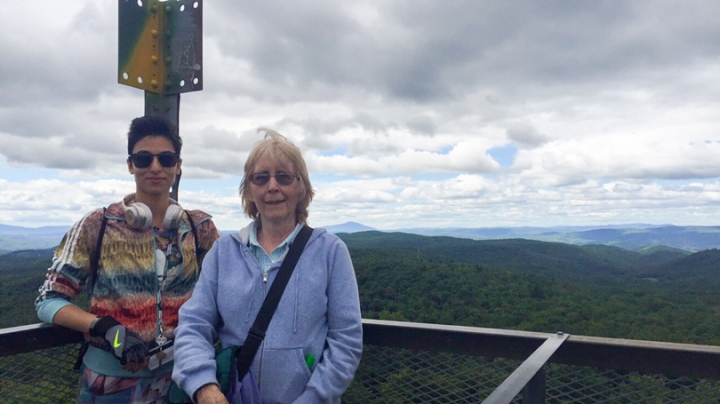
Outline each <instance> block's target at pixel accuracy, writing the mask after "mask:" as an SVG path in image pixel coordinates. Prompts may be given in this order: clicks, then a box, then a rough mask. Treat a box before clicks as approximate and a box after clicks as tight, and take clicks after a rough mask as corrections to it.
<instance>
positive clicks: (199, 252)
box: [185, 210, 205, 270]
mask: <svg viewBox="0 0 720 404" xmlns="http://www.w3.org/2000/svg"><path fill="white" fill-rule="evenodd" d="M185 214H186V215H187V218H188V222H190V230H192V234H193V238H194V239H195V260H196V261H197V263H198V269H199V270H202V262H200V255H202V253H204V252H205V251H203V250H202V249H201V248H200V240H199V239H198V234H197V227H195V221H194V220H193V218H192V216H191V215H190V212H189V211H187V210H186V211H185Z"/></svg>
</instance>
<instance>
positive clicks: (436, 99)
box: [0, 0, 720, 230]
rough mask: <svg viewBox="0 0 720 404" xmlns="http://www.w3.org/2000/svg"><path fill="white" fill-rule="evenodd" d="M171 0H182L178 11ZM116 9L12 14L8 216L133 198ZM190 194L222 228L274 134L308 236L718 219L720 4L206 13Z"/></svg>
mask: <svg viewBox="0 0 720 404" xmlns="http://www.w3.org/2000/svg"><path fill="white" fill-rule="evenodd" d="M171 1H174V0H171ZM117 8H118V6H117V2H116V1H96V0H64V1H61V2H58V1H49V0H39V1H12V2H8V1H6V2H3V7H2V10H1V11H0V55H2V56H1V57H2V62H0V223H2V224H9V225H19V226H28V227H36V226H43V225H69V224H71V223H73V222H74V221H76V220H78V219H79V218H80V217H82V215H83V214H84V213H86V212H87V211H89V210H91V209H94V208H96V207H100V206H105V205H107V204H109V203H111V202H114V201H117V200H119V199H120V198H121V197H122V196H124V195H125V194H127V193H130V192H132V191H133V190H134V182H133V179H132V176H131V175H130V174H129V173H128V172H127V166H126V164H125V159H126V157H127V156H126V138H125V134H126V132H127V127H128V124H129V122H130V120H131V119H132V118H134V117H136V116H139V115H142V114H143V111H144V104H143V103H144V98H143V97H144V96H143V91H142V90H138V89H135V88H131V87H127V86H123V85H120V84H118V83H117V63H118V62H117V43H118V15H117V14H118V10H117ZM202 8H203V13H204V17H203V23H204V40H203V48H204V52H203V66H202V69H203V74H204V83H203V84H204V90H203V91H200V92H191V93H186V94H183V95H182V102H181V108H180V124H181V135H182V136H183V139H184V142H185V146H184V147H183V179H182V182H181V184H180V198H179V199H180V202H181V203H182V204H183V206H184V207H186V208H202V209H203V210H205V211H207V212H209V213H211V214H212V215H213V216H214V218H215V221H216V223H217V224H218V227H220V228H221V229H227V230H229V229H237V228H239V227H241V226H242V225H244V224H245V223H247V222H248V220H247V219H246V218H245V217H244V216H243V214H242V210H241V206H240V200H239V197H238V196H237V187H238V184H239V182H240V180H241V176H242V166H243V164H244V160H245V158H246V156H247V153H248V152H249V150H250V149H251V148H252V146H253V144H254V143H255V142H256V141H257V140H259V139H260V135H259V134H258V133H257V128H258V127H269V128H273V129H275V130H277V131H278V132H280V133H282V134H284V135H285V136H287V137H288V138H290V139H291V140H293V141H294V142H295V144H297V145H298V146H299V147H300V148H301V149H302V150H303V153H304V156H305V159H306V160H307V163H308V166H309V169H310V171H311V179H312V182H313V186H314V187H315V188H316V191H317V192H316V198H315V200H314V201H313V203H312V205H311V206H310V218H309V219H310V224H311V225H312V226H323V225H332V224H339V223H344V222H347V221H355V222H359V223H363V224H365V225H368V226H372V227H376V228H379V229H397V228H408V227H451V226H454V227H496V226H554V225H563V226H566V225H605V224H624V223H650V224H677V225H718V224H720V223H719V222H720V158H718V157H720V46H718V44H719V43H720V19H718V18H717V16H718V15H720V2H717V1H714V0H709V1H662V0H660V1H658V0H647V1H567V0H563V1H533V2H524V1H523V2H520V1H517V2H513V1H505V0H495V1H473V0H468V1H453V0H437V1H429V0H403V1H395V0H375V1H367V0H356V1H352V2H339V1H330V0H294V1H276V0H265V1H262V2H238V1H232V0H215V1H208V2H204V3H203V4H202Z"/></svg>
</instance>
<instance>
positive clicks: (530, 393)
mask: <svg viewBox="0 0 720 404" xmlns="http://www.w3.org/2000/svg"><path fill="white" fill-rule="evenodd" d="M523 404H545V367H544V366H543V367H542V368H540V370H538V372H537V373H535V376H533V378H532V379H530V381H529V382H528V384H527V385H526V386H525V388H524V389H523Z"/></svg>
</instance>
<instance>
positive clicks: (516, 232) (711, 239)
mask: <svg viewBox="0 0 720 404" xmlns="http://www.w3.org/2000/svg"><path fill="white" fill-rule="evenodd" d="M318 227H323V228H325V229H326V230H327V231H328V232H329V233H333V234H342V233H347V234H353V233H359V232H364V231H374V230H375V231H381V232H386V233H388V232H400V233H407V234H417V235H422V236H447V237H456V238H465V239H473V240H499V239H518V238H522V239H527V240H537V241H547V242H558V243H565V244H574V245H590V244H603V245H609V246H615V247H620V248H624V249H627V250H636V249H641V248H648V247H652V246H667V247H672V248H678V249H682V250H686V251H701V250H707V249H712V248H719V247H720V226H674V225H650V224H642V223H631V224H625V225H608V226H555V227H531V226H525V227H486V228H459V227H447V228H406V229H398V230H377V229H375V228H373V227H370V226H366V225H364V224H362V223H358V222H346V223H342V224H337V225H329V226H318ZM69 228H70V227H69V226H45V227H38V228H27V227H20V226H9V225H3V224H0V252H9V251H15V250H23V249H41V248H50V247H54V246H56V245H58V244H59V243H60V239H61V238H62V236H63V234H64V233H65V232H66V231H67V230H68V229H69ZM234 232H235V230H223V231H221V233H222V234H229V233H234Z"/></svg>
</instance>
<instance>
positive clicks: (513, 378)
mask: <svg viewBox="0 0 720 404" xmlns="http://www.w3.org/2000/svg"><path fill="white" fill-rule="evenodd" d="M568 336H569V334H564V333H562V332H558V333H557V334H554V335H551V336H550V337H549V338H548V339H547V340H545V342H544V343H543V344H542V345H540V347H539V348H538V349H536V350H535V352H533V354H532V355H530V356H529V357H528V358H527V359H525V362H523V363H522V364H521V365H520V366H519V367H518V368H517V369H515V371H514V372H513V373H512V374H511V375H510V376H508V377H507V379H505V381H503V382H502V383H501V384H500V386H498V387H497V388H496V389H495V391H493V392H492V393H491V394H490V395H489V396H488V397H487V398H486V399H485V400H484V401H483V404H509V403H510V402H512V400H513V399H514V398H515V396H517V395H518V394H519V393H520V392H521V391H523V389H526V388H527V386H528V384H530V382H531V381H532V379H535V378H536V377H537V374H538V373H540V372H542V375H541V376H540V377H542V383H543V386H542V391H541V392H540V393H541V394H542V395H543V397H544V395H545V388H544V383H545V379H544V377H545V376H544V371H543V368H544V367H545V364H546V363H547V361H548V360H549V359H550V357H551V356H552V355H553V354H554V353H555V351H557V349H558V348H560V346H561V345H562V344H563V342H565V340H566V339H567V338H568ZM532 402H533V403H535V402H536V401H532ZM537 402H544V398H543V401H537Z"/></svg>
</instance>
